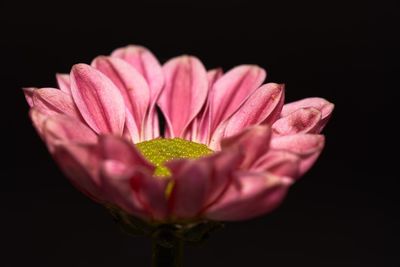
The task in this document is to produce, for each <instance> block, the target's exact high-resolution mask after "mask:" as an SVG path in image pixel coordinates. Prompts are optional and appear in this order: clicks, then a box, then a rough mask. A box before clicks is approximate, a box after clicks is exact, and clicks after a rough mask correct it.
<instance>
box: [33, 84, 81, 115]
mask: <svg viewBox="0 0 400 267" xmlns="http://www.w3.org/2000/svg"><path fill="white" fill-rule="evenodd" d="M32 102H33V106H34V107H35V108H36V109H37V110H39V111H40V112H42V113H45V114H47V115H55V114H64V115H67V116H70V117H72V118H76V119H78V120H80V118H81V116H80V114H79V112H78V109H77V108H76V106H75V103H74V101H73V100H72V97H71V95H69V94H67V93H65V92H63V91H61V90H58V89H55V88H41V89H36V90H34V91H33V96H32Z"/></svg>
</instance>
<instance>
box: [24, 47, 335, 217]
mask: <svg viewBox="0 0 400 267" xmlns="http://www.w3.org/2000/svg"><path fill="white" fill-rule="evenodd" d="M265 78H266V72H265V71H264V70H263V69H262V68H260V67H258V66H255V65H241V66H238V67H235V68H233V69H231V70H229V71H228V72H226V73H223V72H222V70H221V69H214V70H210V71H207V70H206V69H205V67H204V66H203V64H202V63H201V61H200V60H199V59H197V58H196V57H193V56H186V55H185V56H180V57H176V58H173V59H171V60H169V61H167V62H166V63H165V64H164V65H163V66H161V65H160V63H159V62H158V60H157V59H156V58H155V57H154V55H153V54H152V53H151V52H150V51H149V50H147V49H146V48H144V47H141V46H133V45H132V46H127V47H123V48H119V49H117V50H115V51H114V52H113V53H112V54H111V56H100V57H97V58H95V59H94V60H93V62H92V63H91V65H86V64H77V65H74V66H73V67H72V70H71V72H70V74H69V75H68V74H57V81H58V85H59V89H57V88H40V89H37V88H25V89H24V92H25V96H26V99H27V101H28V103H29V105H30V106H31V110H30V116H31V119H32V121H33V123H34V126H35V127H36V129H37V131H38V133H39V135H40V136H41V138H42V139H43V140H44V142H45V143H46V144H47V146H48V149H49V151H50V152H51V154H52V155H53V157H54V158H55V160H56V161H57V162H58V164H59V165H60V167H61V168H62V169H63V171H64V172H65V174H66V175H67V177H68V178H69V179H70V181H71V182H72V183H73V184H74V185H75V186H76V187H77V188H78V189H79V190H81V191H82V192H84V193H85V194H87V195H88V196H89V197H91V198H92V199H94V200H95V201H97V202H99V203H101V204H103V205H106V206H113V207H117V208H118V209H120V210H122V211H123V212H125V213H127V214H130V215H133V216H135V217H138V218H141V219H143V220H146V221H151V222H171V223H176V222H193V221H196V220H200V219H206V220H217V221H218V220H221V221H231V220H243V219H249V218H252V217H255V216H258V215H261V214H264V213H267V212H269V211H271V210H272V209H274V208H275V207H276V206H277V205H278V204H279V203H280V202H281V201H282V199H283V198H284V196H285V194H286V192H287V190H288V188H289V186H290V185H291V184H293V182H294V181H296V179H298V178H299V177H300V176H302V175H303V174H304V173H305V172H306V171H307V170H308V169H309V168H310V167H311V166H312V165H313V163H314V162H315V160H316V159H317V157H318V156H319V154H320V152H321V150H322V148H323V146H324V137H323V136H322V135H320V134H319V133H320V132H321V130H322V129H323V128H324V126H325V124H326V123H327V121H328V120H329V117H330V115H331V113H332V110H333V104H331V103H329V102H328V101H326V100H324V99H321V98H307V99H303V100H300V101H297V102H293V103H289V104H286V105H284V86H283V85H282V84H276V83H266V84H263V82H264V80H265ZM157 107H159V109H160V111H161V112H160V113H158V112H157ZM161 113H162V115H163V118H164V119H163V121H164V122H165V123H164V126H163V128H161V127H160V123H159V122H160V118H159V115H161ZM161 133H162V134H161Z"/></svg>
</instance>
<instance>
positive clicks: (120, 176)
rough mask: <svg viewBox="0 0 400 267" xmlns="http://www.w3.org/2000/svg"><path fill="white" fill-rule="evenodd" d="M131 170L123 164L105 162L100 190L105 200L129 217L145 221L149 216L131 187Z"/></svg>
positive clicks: (111, 161) (110, 161)
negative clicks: (102, 191) (132, 216)
mask: <svg viewBox="0 0 400 267" xmlns="http://www.w3.org/2000/svg"><path fill="white" fill-rule="evenodd" d="M132 175H133V173H132V168H130V167H128V166H126V165H125V164H123V163H121V162H119V161H115V160H106V161H104V162H103V164H102V167H101V179H102V185H103V186H102V188H103V190H104V193H105V195H107V199H108V200H109V201H110V202H111V203H113V204H114V205H117V206H118V207H120V208H121V209H123V210H124V211H125V212H127V213H128V214H130V215H134V216H137V217H139V218H142V219H146V217H147V216H148V215H149V214H148V213H147V211H146V210H145V209H144V207H143V205H142V204H141V203H140V201H139V198H138V196H137V194H136V192H135V191H134V190H133V188H132V186H131V179H132Z"/></svg>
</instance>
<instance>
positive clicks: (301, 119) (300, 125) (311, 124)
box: [272, 108, 321, 135]
mask: <svg viewBox="0 0 400 267" xmlns="http://www.w3.org/2000/svg"><path fill="white" fill-rule="evenodd" d="M320 121H321V112H320V111H319V110H317V109H315V108H301V109H298V110H296V111H294V112H292V113H290V114H289V115H287V116H286V117H283V118H280V119H279V120H277V121H276V122H275V123H274V124H273V125H272V130H273V133H274V134H275V135H291V134H297V133H317V132H318V130H319V126H320Z"/></svg>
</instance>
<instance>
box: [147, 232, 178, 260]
mask: <svg viewBox="0 0 400 267" xmlns="http://www.w3.org/2000/svg"><path fill="white" fill-rule="evenodd" d="M152 249H153V252H152V267H181V266H182V258H183V240H181V239H180V238H178V237H177V236H176V235H175V234H174V232H173V231H171V230H169V229H160V230H159V231H158V232H157V234H156V235H155V236H154V237H153V247H152Z"/></svg>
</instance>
